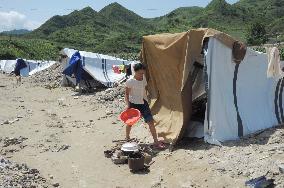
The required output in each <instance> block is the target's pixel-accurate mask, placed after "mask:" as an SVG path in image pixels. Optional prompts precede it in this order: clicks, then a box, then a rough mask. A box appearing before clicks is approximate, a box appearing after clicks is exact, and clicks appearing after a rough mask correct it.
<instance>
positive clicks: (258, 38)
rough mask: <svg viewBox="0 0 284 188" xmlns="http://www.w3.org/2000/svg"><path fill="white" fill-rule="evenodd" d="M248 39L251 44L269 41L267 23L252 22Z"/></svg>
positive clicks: (248, 31)
mask: <svg viewBox="0 0 284 188" xmlns="http://www.w3.org/2000/svg"><path fill="white" fill-rule="evenodd" d="M246 40H247V43H248V44H249V45H261V44H264V43H266V42H267V41H268V37H267V32H266V29H265V25H264V24H262V23H261V22H255V23H253V24H251V25H250V26H249V28H248V30H247V34H246Z"/></svg>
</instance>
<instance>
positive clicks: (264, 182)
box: [245, 176, 275, 188]
mask: <svg viewBox="0 0 284 188" xmlns="http://www.w3.org/2000/svg"><path fill="white" fill-rule="evenodd" d="M245 185H246V186H249V187H252V188H262V187H263V188H266V187H272V186H274V185H275V184H274V180H273V179H266V177H265V176H261V177H258V178H255V179H252V180H249V181H246V182H245Z"/></svg>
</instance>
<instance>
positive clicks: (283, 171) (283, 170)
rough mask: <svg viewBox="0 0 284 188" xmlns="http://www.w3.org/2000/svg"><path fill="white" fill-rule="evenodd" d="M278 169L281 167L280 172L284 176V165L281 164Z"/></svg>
mask: <svg viewBox="0 0 284 188" xmlns="http://www.w3.org/2000/svg"><path fill="white" fill-rule="evenodd" d="M278 167H279V171H280V172H281V173H282V174H284V164H280V165H278Z"/></svg>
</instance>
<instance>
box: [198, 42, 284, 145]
mask: <svg viewBox="0 0 284 188" xmlns="http://www.w3.org/2000/svg"><path fill="white" fill-rule="evenodd" d="M206 64H207V66H208V67H207V73H208V75H209V76H208V77H209V79H210V80H209V88H210V92H209V98H208V102H209V103H210V104H207V107H209V108H207V110H209V117H207V113H206V117H205V121H204V132H205V133H204V134H205V141H207V142H209V143H213V144H220V142H222V141H225V140H235V139H238V138H239V133H240V131H239V129H238V127H239V125H240V122H241V125H242V131H243V136H245V135H248V134H251V133H254V132H256V131H258V130H262V129H266V128H269V127H273V126H274V125H276V124H278V122H277V119H276V115H275V114H276V112H275V104H274V102H275V93H276V86H277V82H278V80H275V79H271V78H267V75H266V71H267V55H266V54H263V53H259V52H255V51H253V50H251V49H248V50H247V53H246V56H245V58H244V60H243V61H242V62H241V64H240V65H239V68H238V69H237V68H236V64H235V63H233V62H232V51H231V49H229V48H228V47H226V46H225V45H223V44H222V43H221V42H219V41H218V40H217V39H214V38H210V40H209V47H208V53H207V54H206ZM234 78H235V79H236V82H235V83H236V87H235V89H236V90H235V91H236V92H235V95H234V84H233V83H234ZM278 93H280V91H279V92H278ZM282 94H283V93H281V95H282ZM234 96H236V97H235V98H234ZM234 99H237V100H236V101H235V100H234ZM278 103H279V100H278ZM282 103H283V102H282ZM279 106H283V104H279V105H277V108H278V109H280V107H279ZM237 110H238V112H239V117H240V118H239V119H238V118H237V117H238V115H237V114H238V113H237ZM280 115H281V114H280ZM240 120H241V121H240ZM283 121H284V119H283ZM208 122H209V123H208Z"/></svg>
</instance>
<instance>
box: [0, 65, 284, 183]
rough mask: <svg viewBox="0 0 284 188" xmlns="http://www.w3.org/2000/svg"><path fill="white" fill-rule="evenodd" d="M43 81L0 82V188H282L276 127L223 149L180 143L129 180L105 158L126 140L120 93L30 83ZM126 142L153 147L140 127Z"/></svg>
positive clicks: (283, 160)
mask: <svg viewBox="0 0 284 188" xmlns="http://www.w3.org/2000/svg"><path fill="white" fill-rule="evenodd" d="M55 66H56V65H55ZM53 70H54V71H56V69H53ZM44 74H46V75H49V74H50V73H49V72H43V73H42V75H35V76H34V77H31V78H24V79H23V84H22V85H21V86H16V85H15V79H14V78H13V77H10V76H6V75H2V74H0V106H1V108H0V130H1V131H0V187H63V188H73V187H74V188H77V187H78V188H94V187H110V188H112V187H114V188H116V187H117V188H118V187H120V188H128V187H130V188H132V187H135V188H140V187H141V188H142V187H143V188H145V187H146V188H147V187H149V188H160V187H167V188H175V187H184V188H189V187H209V188H211V187H213V188H215V187H216V188H220V187H245V182H246V181H248V180H250V179H252V178H257V177H260V176H264V175H265V176H266V177H267V179H274V183H275V184H276V187H278V188H283V187H284V174H283V164H284V142H283V140H284V129H283V127H281V126H280V127H277V128H273V129H269V130H267V131H264V132H261V133H259V134H258V135H253V136H251V137H247V138H244V139H242V140H239V141H231V142H226V143H224V146H222V147H219V146H213V145H209V144H206V143H204V142H203V141H202V140H187V139H184V140H183V141H182V142H181V143H180V144H179V145H178V146H177V148H176V150H174V151H173V152H170V151H169V150H165V151H161V152H158V153H157V155H156V156H155V157H154V158H153V161H155V162H154V163H153V164H152V165H151V166H150V171H149V172H147V173H146V172H145V173H138V174H132V173H131V172H130V171H129V168H128V166H127V165H115V164H113V163H112V161H111V160H109V159H107V158H105V156H104V151H105V150H106V149H108V148H110V147H112V146H113V144H114V143H112V141H113V140H119V139H124V133H125V132H124V131H125V129H124V126H123V124H122V123H121V122H120V121H119V120H118V114H119V113H120V112H121V111H122V110H123V109H124V103H123V88H122V87H118V88H114V89H107V90H105V91H98V92H96V93H93V94H85V95H78V94H77V93H74V91H73V90H72V89H70V88H61V87H58V85H59V80H60V75H58V76H57V77H56V79H55V77H51V78H49V77H45V78H41V80H40V81H38V80H37V81H35V79H36V78H39V77H40V76H42V77H43V76H44ZM132 135H133V137H135V138H137V139H138V140H139V141H140V142H142V143H146V144H148V143H151V137H150V133H149V132H148V130H147V127H146V126H145V125H144V124H143V122H139V123H138V124H137V125H135V127H134V129H133V134H132Z"/></svg>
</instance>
